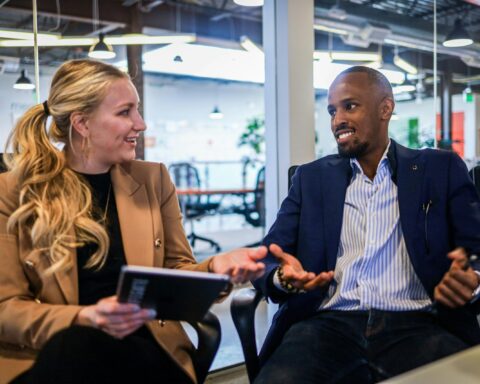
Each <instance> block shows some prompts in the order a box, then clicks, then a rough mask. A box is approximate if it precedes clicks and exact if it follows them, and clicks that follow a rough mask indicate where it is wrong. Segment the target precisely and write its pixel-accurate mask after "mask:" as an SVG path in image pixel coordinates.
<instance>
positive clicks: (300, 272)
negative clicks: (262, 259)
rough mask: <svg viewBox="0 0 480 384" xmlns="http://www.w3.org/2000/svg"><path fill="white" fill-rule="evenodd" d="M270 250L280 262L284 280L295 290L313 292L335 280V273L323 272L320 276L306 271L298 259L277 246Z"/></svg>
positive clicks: (271, 245) (271, 246)
mask: <svg viewBox="0 0 480 384" xmlns="http://www.w3.org/2000/svg"><path fill="white" fill-rule="evenodd" d="M269 250H270V252H271V253H272V254H273V255H274V256H275V257H276V258H277V259H278V260H279V261H280V264H281V267H282V269H283V278H284V279H285V280H286V281H287V282H289V283H291V284H292V285H293V286H294V287H295V288H298V289H303V290H305V291H311V290H313V289H316V288H319V287H324V286H326V285H327V284H328V283H330V281H332V279H333V271H328V272H321V273H319V274H318V275H315V273H313V272H307V271H305V270H304V269H303V266H302V264H301V263H300V261H298V259H297V258H296V257H293V256H292V255H290V254H288V253H286V252H283V250H282V248H280V247H279V246H278V245H277V244H270V246H269Z"/></svg>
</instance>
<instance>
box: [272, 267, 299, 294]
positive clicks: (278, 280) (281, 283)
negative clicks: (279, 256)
mask: <svg viewBox="0 0 480 384" xmlns="http://www.w3.org/2000/svg"><path fill="white" fill-rule="evenodd" d="M273 284H274V285H275V287H276V288H278V289H280V290H282V291H283V292H287V293H304V292H305V291H304V290H303V289H299V288H296V287H294V286H293V284H292V283H290V282H289V281H287V280H286V279H285V278H284V276H283V267H282V266H280V267H278V268H277V270H276V271H275V274H274V275H273Z"/></svg>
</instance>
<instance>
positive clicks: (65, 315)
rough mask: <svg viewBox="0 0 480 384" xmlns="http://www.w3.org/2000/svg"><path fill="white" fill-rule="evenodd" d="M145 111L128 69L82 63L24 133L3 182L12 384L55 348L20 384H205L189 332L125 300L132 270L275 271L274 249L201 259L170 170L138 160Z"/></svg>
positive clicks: (4, 374)
mask: <svg viewBox="0 0 480 384" xmlns="http://www.w3.org/2000/svg"><path fill="white" fill-rule="evenodd" d="M138 103H139V98H138V94H137V92H136V90H135V87H134V86H133V84H132V82H131V81H130V79H129V77H128V75H126V74H125V73H123V72H121V71H120V70H118V69H117V68H115V67H113V66H111V65H108V64H104V63H101V62H96V61H90V60H75V61H69V62H67V63H65V64H63V65H62V66H61V67H60V68H59V69H58V71H57V72H56V74H55V75H54V77H53V80H52V85H51V90H50V95H49V97H48V100H47V101H46V102H44V103H43V104H39V105H36V106H34V107H32V108H30V109H29V110H28V111H27V112H26V113H25V114H24V115H23V116H22V117H21V118H20V120H19V121H18V123H17V125H16V127H15V129H14V131H13V132H12V135H11V137H10V139H9V145H10V147H9V148H11V150H13V155H12V157H10V158H7V159H6V162H7V165H8V168H9V172H6V173H3V174H1V175H0V190H1V191H2V193H1V194H0V382H5V381H8V380H10V379H11V378H13V377H14V376H15V375H17V374H18V373H20V372H22V371H25V370H26V369H27V368H28V367H30V366H31V364H32V363H33V361H34V359H35V356H36V355H37V352H38V351H39V350H41V349H42V348H43V347H44V346H45V345H46V347H45V349H44V350H43V351H42V353H41V354H40V357H39V359H38V360H39V361H37V363H36V364H35V365H34V368H33V370H30V371H28V372H27V373H25V374H23V375H22V376H21V378H19V379H18V380H19V382H21V381H22V380H23V381H25V382H35V380H37V381H39V382H42V381H43V382H62V381H63V382H66V381H68V382H71V381H72V380H73V381H77V382H92V380H93V381H96V382H113V381H114V380H116V381H119V380H120V381H121V382H123V381H126V380H127V378H128V379H129V380H136V381H143V382H148V381H149V380H151V381H155V382H187V383H192V382H196V378H195V374H194V370H193V365H192V360H191V357H190V354H191V353H192V346H191V344H190V342H189V341H188V338H187V336H186V334H185V332H184V331H183V329H182V327H181V326H180V324H179V323H178V322H174V321H167V322H166V323H165V324H164V325H163V324H160V323H159V322H158V321H154V320H153V319H154V317H155V313H154V312H152V311H150V310H145V309H144V310H142V309H140V308H138V307H137V306H136V305H131V304H120V303H118V302H117V300H116V297H115V296H114V294H115V287H116V283H117V279H118V275H119V271H120V268H121V266H122V265H124V264H136V265H145V266H156V267H166V268H178V269H187V270H196V271H205V272H208V271H209V272H215V273H228V274H230V275H231V276H232V281H233V282H243V281H246V280H249V279H250V278H255V277H257V276H259V275H261V274H262V273H263V268H264V266H263V264H262V263H257V262H256V261H258V260H259V259H261V258H263V257H264V256H265V254H266V250H265V249H264V248H260V249H259V250H248V249H239V250H236V251H233V252H230V253H227V254H221V255H217V256H214V257H213V258H211V259H209V260H206V261H205V262H202V263H200V264H197V263H196V262H195V261H194V258H193V256H192V253H191V249H190V246H189V244H188V242H187V240H186V237H185V233H184V230H183V228H182V224H181V214H180V211H179V205H178V200H177V197H176V194H175V188H174V186H173V184H172V182H171V181H170V178H169V176H168V173H167V170H166V168H165V166H164V165H162V164H154V163H148V162H142V161H135V160H134V159H135V147H136V144H137V140H138V137H139V135H140V133H141V132H142V131H144V130H145V128H146V127H145V124H144V121H143V119H142V117H141V116H140V113H139V112H138ZM48 116H51V124H50V126H49V127H48V128H47V118H48ZM61 143H63V145H64V146H63V149H59V145H58V144H61ZM59 331H60V332H59ZM54 335H55V336H54ZM52 336H54V337H53V338H52ZM57 359H61V361H62V365H63V364H66V366H59V363H58V361H57ZM65 362H66V363H65ZM49 367H50V368H51V369H50V372H48V371H49ZM46 371H47V376H42V375H45V374H46ZM129 375H131V376H129ZM139 375H140V376H139ZM137 379H138V380H137Z"/></svg>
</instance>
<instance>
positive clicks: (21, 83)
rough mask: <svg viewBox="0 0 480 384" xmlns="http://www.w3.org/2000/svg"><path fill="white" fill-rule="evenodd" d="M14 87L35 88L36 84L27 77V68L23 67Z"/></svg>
mask: <svg viewBox="0 0 480 384" xmlns="http://www.w3.org/2000/svg"><path fill="white" fill-rule="evenodd" d="M13 88H15V89H22V90H31V89H35V85H34V84H33V83H32V81H31V80H30V79H29V78H28V77H27V70H26V69H22V72H21V74H20V77H19V78H18V79H17V81H16V82H15V84H13Z"/></svg>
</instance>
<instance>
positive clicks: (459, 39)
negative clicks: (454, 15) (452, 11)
mask: <svg viewBox="0 0 480 384" xmlns="http://www.w3.org/2000/svg"><path fill="white" fill-rule="evenodd" d="M470 44H473V40H472V38H471V37H470V35H469V33H468V32H467V30H466V29H465V28H464V27H463V23H462V19H460V18H459V19H457V20H455V24H454V25H453V29H452V31H451V32H450V33H449V34H448V35H447V37H446V39H445V41H444V42H443V46H444V47H465V46H467V45H470Z"/></svg>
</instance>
